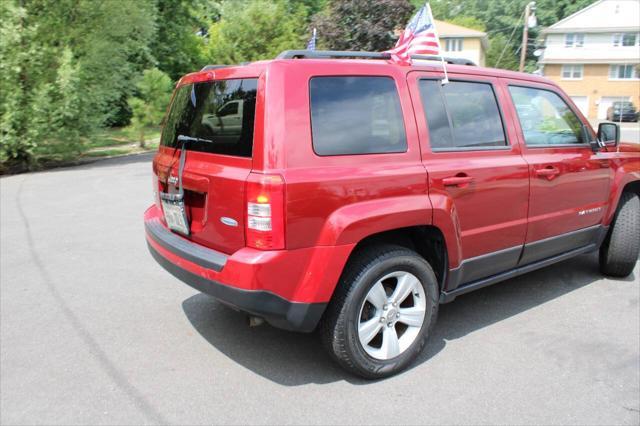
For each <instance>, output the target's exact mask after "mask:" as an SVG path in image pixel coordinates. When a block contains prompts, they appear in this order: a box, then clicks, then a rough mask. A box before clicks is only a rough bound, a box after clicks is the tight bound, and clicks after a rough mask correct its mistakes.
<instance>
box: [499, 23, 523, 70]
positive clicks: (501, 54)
mask: <svg viewBox="0 0 640 426" xmlns="http://www.w3.org/2000/svg"><path fill="white" fill-rule="evenodd" d="M523 16H524V11H523V12H522V14H521V15H520V18H518V22H516V24H515V25H514V26H513V31H511V35H510V36H509V40H507V43H506V44H505V45H504V47H503V48H502V52H501V53H500V57H498V61H497V62H496V68H498V65H500V61H501V60H502V56H503V55H504V52H505V50H507V47H509V46H510V45H511V39H512V38H513V35H514V34H515V33H516V30H517V29H518V27H519V26H520V20H521V19H522V17H523Z"/></svg>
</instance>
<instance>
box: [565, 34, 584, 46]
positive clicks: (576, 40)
mask: <svg viewBox="0 0 640 426" xmlns="http://www.w3.org/2000/svg"><path fill="white" fill-rule="evenodd" d="M582 46H584V34H575V33H569V34H567V35H565V37H564V47H582Z"/></svg>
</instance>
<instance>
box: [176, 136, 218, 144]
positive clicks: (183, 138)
mask: <svg viewBox="0 0 640 426" xmlns="http://www.w3.org/2000/svg"><path fill="white" fill-rule="evenodd" d="M178 142H209V143H213V141H212V140H210V139H203V138H194V137H193V136H185V135H178Z"/></svg>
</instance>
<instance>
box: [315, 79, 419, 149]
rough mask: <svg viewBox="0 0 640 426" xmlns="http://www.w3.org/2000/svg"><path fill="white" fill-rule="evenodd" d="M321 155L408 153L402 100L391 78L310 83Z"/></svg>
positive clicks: (316, 134)
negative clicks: (401, 105) (401, 107)
mask: <svg viewBox="0 0 640 426" xmlns="http://www.w3.org/2000/svg"><path fill="white" fill-rule="evenodd" d="M309 91H310V97H311V130H312V136H313V150H314V151H315V152H316V154H318V155H349V154H382V153H392V152H405V151H406V150H407V140H406V136H405V130H404V123H403V120H402V110H401V109H400V99H399V97H398V91H397V89H396V84H395V82H394V80H393V79H392V78H390V77H314V78H312V79H311V81H310V83H309Z"/></svg>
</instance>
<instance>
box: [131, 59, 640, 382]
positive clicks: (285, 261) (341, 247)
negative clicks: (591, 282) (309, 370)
mask: <svg viewBox="0 0 640 426" xmlns="http://www.w3.org/2000/svg"><path fill="white" fill-rule="evenodd" d="M430 59H433V58H426V57H414V63H413V65H401V64H396V63H393V62H391V61H390V60H389V58H388V56H387V55H385V54H380V53H366V52H323V51H315V52H313V51H287V52H283V53H282V54H281V55H280V56H278V58H276V59H275V60H271V61H260V62H254V63H250V64H246V65H242V66H208V67H205V68H204V69H203V70H202V71H200V72H197V73H193V74H189V75H186V76H185V77H183V78H182V79H181V80H180V81H179V83H178V84H177V88H176V90H175V93H174V95H173V100H172V102H171V107H170V110H169V112H168V115H167V117H166V120H165V125H164V131H163V133H162V140H161V146H160V148H159V150H158V153H157V155H156V156H155V159H154V161H153V172H154V176H153V188H154V192H155V197H156V202H155V205H153V206H152V207H150V208H149V209H148V210H147V211H146V213H145V215H144V221H145V227H146V239H147V242H148V245H149V249H150V251H151V254H152V255H153V257H154V258H155V259H156V260H157V261H158V262H159V263H160V264H161V265H162V266H163V267H164V268H165V269H167V270H168V271H169V272H171V273H172V274H173V275H175V276H176V277H178V278H179V279H181V280H182V281H184V282H185V283H187V284H189V285H190V286H192V287H194V288H196V289H198V290H200V291H202V292H204V293H207V294H210V295H212V296H214V297H215V298H217V299H218V300H219V301H220V302H222V303H225V304H227V305H230V306H232V307H234V308H236V309H239V310H241V311H244V312H247V313H248V314H249V315H251V316H252V317H258V318H262V319H264V320H266V321H267V322H269V323H270V324H272V325H274V326H276V327H281V328H285V329H289V330H297V331H304V332H310V331H312V330H314V329H316V328H318V329H319V331H320V334H321V336H322V339H323V341H324V343H325V345H326V347H327V349H328V350H329V352H330V354H331V355H332V356H333V358H335V359H336V360H337V361H338V362H339V363H340V364H341V365H342V366H343V367H345V368H346V369H348V370H350V371H352V372H354V373H356V374H358V375H361V376H364V377H367V378H377V377H383V376H387V375H390V374H393V373H396V372H398V371H400V370H402V369H403V368H405V367H406V366H407V365H408V364H409V363H410V362H411V361H412V359H413V358H415V357H416V355H417V354H418V353H419V352H420V351H421V349H422V348H423V346H424V345H425V342H426V340H427V337H428V336H429V334H430V332H431V330H432V329H433V326H434V324H435V321H436V316H437V313H438V305H439V304H440V303H444V302H449V301H451V300H453V299H454V298H455V297H456V296H458V295H460V294H463V293H466V292H469V291H472V290H475V289H478V288H482V287H485V286H488V285H490V284H493V283H496V282H498V281H502V280H505V279H507V278H511V277H514V276H517V275H520V274H523V273H526V272H528V271H532V270H534V269H537V268H541V267H543V266H546V265H549V264H552V263H554V262H558V261H561V260H564V259H567V258H570V257H572V256H576V255H579V254H581V253H586V252H590V251H594V250H599V251H600V268H601V270H602V272H603V273H605V274H607V275H611V276H618V277H621V276H626V275H628V274H630V273H632V270H633V268H634V266H635V264H636V261H637V258H638V251H639V247H640V199H639V193H640V146H638V145H632V144H621V143H619V142H618V139H619V129H618V127H617V125H615V124H613V123H603V124H601V125H600V127H599V128H598V133H597V135H596V134H595V133H594V131H593V130H592V129H591V127H590V126H589V123H588V122H587V120H586V119H585V118H584V117H583V116H582V114H581V113H580V112H579V111H578V109H577V108H576V107H575V105H574V104H573V103H572V102H571V100H570V99H569V98H568V97H567V95H566V94H565V93H564V92H563V91H562V90H561V89H560V88H559V87H558V86H557V85H555V84H554V83H553V82H551V81H549V80H547V79H544V78H541V77H537V76H534V75H530V74H521V73H515V72H509V71H503V70H496V69H486V68H480V67H475V66H470V65H469V64H466V63H464V62H462V63H457V62H461V61H458V60H448V62H450V65H448V66H447V70H448V74H449V80H450V82H448V83H446V84H442V83H443V68H442V65H441V64H440V63H439V62H435V61H433V60H430Z"/></svg>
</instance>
